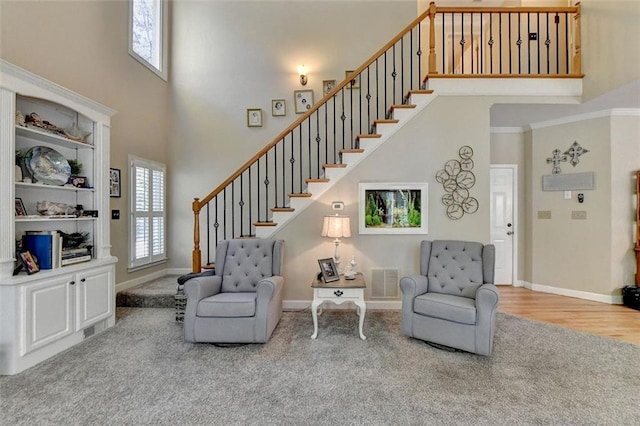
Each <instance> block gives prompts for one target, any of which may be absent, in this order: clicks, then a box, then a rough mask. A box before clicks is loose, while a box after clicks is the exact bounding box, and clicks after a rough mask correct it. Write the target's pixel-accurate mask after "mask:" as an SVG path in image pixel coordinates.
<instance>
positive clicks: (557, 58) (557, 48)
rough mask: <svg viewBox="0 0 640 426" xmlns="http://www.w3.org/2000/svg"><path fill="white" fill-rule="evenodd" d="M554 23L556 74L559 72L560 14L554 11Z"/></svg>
mask: <svg viewBox="0 0 640 426" xmlns="http://www.w3.org/2000/svg"><path fill="white" fill-rule="evenodd" d="M554 23H555V24H556V74H560V28H559V27H560V15H558V12H556V16H555V18H554Z"/></svg>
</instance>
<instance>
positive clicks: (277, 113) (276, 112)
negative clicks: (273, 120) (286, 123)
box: [271, 99, 287, 117]
mask: <svg viewBox="0 0 640 426" xmlns="http://www.w3.org/2000/svg"><path fill="white" fill-rule="evenodd" d="M271 115H272V116H274V117H283V116H285V115H287V104H286V102H285V100H284V99H273V100H272V101H271Z"/></svg>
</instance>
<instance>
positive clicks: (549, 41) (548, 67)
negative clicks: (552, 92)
mask: <svg viewBox="0 0 640 426" xmlns="http://www.w3.org/2000/svg"><path fill="white" fill-rule="evenodd" d="M546 15H547V39H546V40H545V41H544V44H545V45H546V46H547V74H549V73H550V72H551V68H550V66H551V64H550V63H549V45H550V44H551V40H550V39H549V13H548V12H547V13H546Z"/></svg>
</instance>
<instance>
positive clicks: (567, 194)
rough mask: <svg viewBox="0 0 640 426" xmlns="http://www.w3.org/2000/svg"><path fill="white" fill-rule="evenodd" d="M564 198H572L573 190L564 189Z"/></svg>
mask: <svg viewBox="0 0 640 426" xmlns="http://www.w3.org/2000/svg"><path fill="white" fill-rule="evenodd" d="M564 199H565V200H570V199H571V191H564Z"/></svg>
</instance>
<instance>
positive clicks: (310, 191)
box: [255, 90, 436, 238]
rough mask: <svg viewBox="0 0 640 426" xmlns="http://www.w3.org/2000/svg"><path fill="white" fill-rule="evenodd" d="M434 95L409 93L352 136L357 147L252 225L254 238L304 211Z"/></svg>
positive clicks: (347, 151) (414, 91)
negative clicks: (269, 216) (404, 100)
mask: <svg viewBox="0 0 640 426" xmlns="http://www.w3.org/2000/svg"><path fill="white" fill-rule="evenodd" d="M435 98H436V95H435V94H434V93H433V91H432V90H413V91H411V92H410V93H409V94H408V95H407V101H408V103H407V104H404V105H395V106H392V107H391V114H390V116H391V118H389V119H381V120H375V121H374V122H373V131H374V132H373V133H368V134H361V135H358V136H356V143H355V145H356V146H357V147H358V148H352V149H343V150H341V151H340V158H341V161H340V163H334V164H323V170H324V173H323V175H322V177H321V178H318V179H308V180H307V181H306V183H307V189H306V192H305V193H302V194H291V195H292V196H291V197H290V202H289V206H288V208H272V209H271V211H272V219H271V221H270V222H265V223H256V224H255V225H257V226H256V233H255V236H256V237H257V238H269V237H270V236H271V235H273V234H274V233H276V232H277V231H278V230H279V229H281V228H282V227H283V226H285V225H286V224H287V222H289V221H290V220H291V219H293V218H294V217H296V216H297V215H298V214H300V213H301V212H302V211H304V209H305V208H307V207H308V206H310V205H311V204H313V203H314V201H315V200H317V199H318V198H320V197H321V196H322V194H324V193H325V192H326V191H327V190H329V189H330V188H331V187H332V186H334V185H335V184H336V183H337V182H339V181H340V179H341V178H342V177H343V176H345V175H347V174H348V173H349V172H350V171H351V170H352V169H353V168H354V167H356V166H357V165H358V164H360V163H361V162H362V161H363V160H364V159H366V158H367V157H368V156H369V155H371V153H373V152H374V151H375V150H376V149H377V148H378V147H380V146H382V144H384V143H385V142H386V141H387V140H388V139H389V138H390V137H391V136H393V135H394V134H395V133H396V132H397V131H398V130H400V129H401V128H402V127H403V126H404V125H405V124H407V123H408V122H409V121H410V120H411V119H412V118H413V117H414V116H415V115H417V114H418V113H419V112H420V111H422V110H423V109H424V108H426V107H427V105H429V104H430V103H431V102H432V101H433V100H434V99H435Z"/></svg>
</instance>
